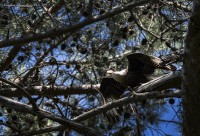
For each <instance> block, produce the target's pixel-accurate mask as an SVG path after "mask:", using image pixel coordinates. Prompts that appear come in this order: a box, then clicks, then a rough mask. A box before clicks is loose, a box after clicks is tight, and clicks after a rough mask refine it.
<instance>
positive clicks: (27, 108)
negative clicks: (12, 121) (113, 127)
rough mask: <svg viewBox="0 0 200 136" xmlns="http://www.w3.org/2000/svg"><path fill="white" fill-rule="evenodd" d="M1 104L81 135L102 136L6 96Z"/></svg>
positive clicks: (2, 97) (0, 98)
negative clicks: (58, 124)
mask: <svg viewBox="0 0 200 136" xmlns="http://www.w3.org/2000/svg"><path fill="white" fill-rule="evenodd" d="M0 103H1V104H2V105H4V106H6V107H9V108H12V109H15V110H17V111H20V112H25V113H30V114H32V115H37V116H39V117H42V118H48V119H50V120H52V121H55V122H58V123H60V124H62V125H64V126H65V127H66V128H69V129H72V130H75V131H77V132H79V133H81V134H90V135H97V136H100V134H99V133H98V132H97V131H95V130H94V129H91V128H88V127H85V126H83V125H81V124H78V123H75V122H72V121H70V120H68V119H62V118H60V117H58V116H55V115H53V114H52V113H50V112H48V111H45V110H41V109H40V110H38V111H34V110H33V109H32V107H31V106H28V105H26V104H22V103H19V102H16V101H14V100H11V99H8V98H6V97H4V96H0Z"/></svg>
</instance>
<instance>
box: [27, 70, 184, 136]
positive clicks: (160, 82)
mask: <svg viewBox="0 0 200 136" xmlns="http://www.w3.org/2000/svg"><path fill="white" fill-rule="evenodd" d="M174 81H175V82H174ZM165 82H166V83H165ZM176 83H178V84H176ZM180 86H181V72H180V71H176V72H173V73H169V74H166V75H163V76H161V77H158V78H156V79H154V80H152V81H150V82H148V83H146V84H143V85H142V86H141V87H139V88H138V89H136V90H135V91H136V92H144V93H136V94H133V95H132V96H130V97H125V98H122V99H119V100H117V101H114V102H113V103H108V104H106V105H103V106H101V107H98V108H96V109H93V110H91V111H88V112H85V113H84V114H82V115H80V116H77V117H75V118H74V119H73V121H75V122H80V121H83V120H87V119H89V118H91V117H93V116H95V115H98V114H101V113H103V112H106V111H108V110H110V109H112V108H115V107H120V106H122V105H127V104H129V103H132V102H138V101H143V100H146V99H163V98H168V97H177V98H180V97H181V96H182V91H180V90H177V91H174V92H163V93H161V92H159V91H161V90H163V89H168V88H176V87H177V88H179V87H180ZM152 90H153V91H152ZM64 129H66V128H65V126H63V125H60V126H56V127H51V129H50V128H49V127H48V128H43V129H40V130H35V131H34V132H33V131H27V132H26V133H28V134H32V135H34V134H42V133H45V132H49V131H58V130H64Z"/></svg>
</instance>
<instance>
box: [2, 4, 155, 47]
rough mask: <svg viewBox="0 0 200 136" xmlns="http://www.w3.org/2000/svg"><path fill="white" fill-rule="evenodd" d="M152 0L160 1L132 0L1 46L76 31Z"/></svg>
mask: <svg viewBox="0 0 200 136" xmlns="http://www.w3.org/2000/svg"><path fill="white" fill-rule="evenodd" d="M150 1H158V0H141V1H136V2H132V3H130V4H127V5H126V6H122V7H116V8H113V10H110V11H109V12H106V13H104V14H102V15H98V16H94V17H90V18H87V19H85V20H84V21H82V22H80V23H77V24H75V25H71V26H67V27H62V28H53V29H50V30H48V31H46V32H45V33H38V34H30V35H27V36H24V37H21V38H12V39H9V40H3V41H0V48H3V47H8V46H13V45H16V46H19V45H22V44H25V43H29V42H33V41H40V40H42V39H45V38H50V37H52V36H53V35H55V36H60V35H62V34H67V33H70V32H75V31H77V30H79V29H81V28H83V27H85V26H87V25H89V24H92V23H95V22H98V21H101V20H104V19H107V18H110V17H113V16H115V15H117V14H120V13H122V12H125V11H128V10H132V9H133V8H135V7H137V6H141V5H144V4H146V3H149V2H150Z"/></svg>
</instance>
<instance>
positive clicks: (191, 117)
mask: <svg viewBox="0 0 200 136" xmlns="http://www.w3.org/2000/svg"><path fill="white" fill-rule="evenodd" d="M183 90H184V97H183V101H184V103H183V104H184V105H183V107H184V117H183V122H184V126H183V133H184V135H185V136H194V135H195V136H200V0H194V5H193V14H192V16H191V18H190V23H189V26H188V34H187V37H186V45H185V52H184V64H183Z"/></svg>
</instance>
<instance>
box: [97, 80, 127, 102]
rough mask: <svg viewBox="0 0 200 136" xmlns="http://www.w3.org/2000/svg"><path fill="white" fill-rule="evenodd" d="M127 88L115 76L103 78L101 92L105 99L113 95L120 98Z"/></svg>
mask: <svg viewBox="0 0 200 136" xmlns="http://www.w3.org/2000/svg"><path fill="white" fill-rule="evenodd" d="M125 89H126V88H125V87H124V86H123V85H121V84H120V83H119V82H117V81H115V80H114V79H113V78H107V77H105V78H103V79H102V81H101V86H100V92H101V93H102V95H103V96H104V97H105V99H107V98H110V97H111V96H112V97H115V98H119V97H120V96H121V95H122V94H123V92H124V90H125Z"/></svg>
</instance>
